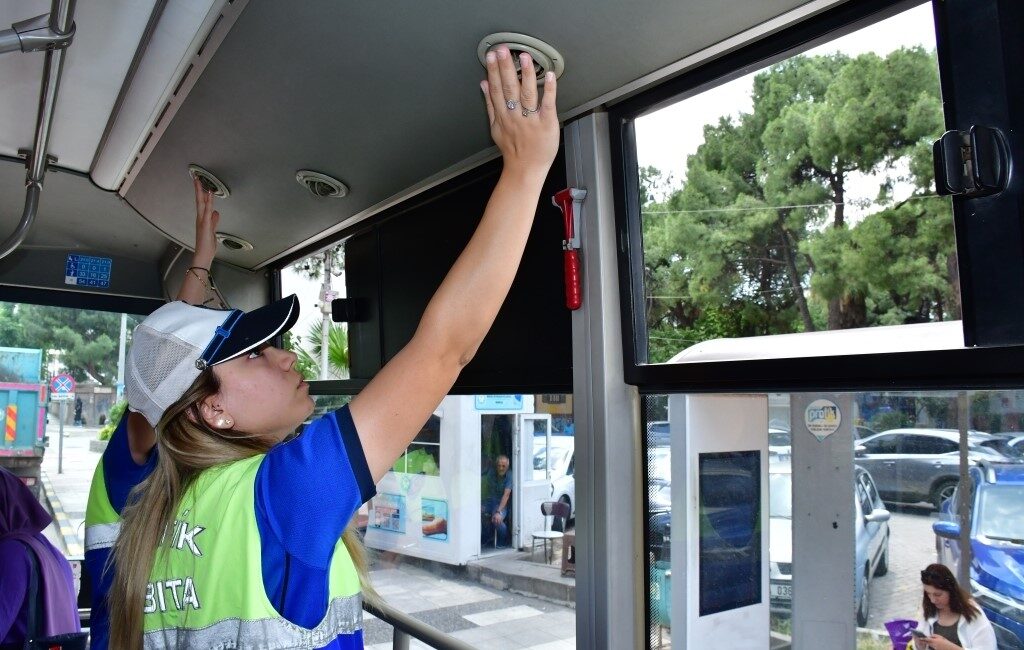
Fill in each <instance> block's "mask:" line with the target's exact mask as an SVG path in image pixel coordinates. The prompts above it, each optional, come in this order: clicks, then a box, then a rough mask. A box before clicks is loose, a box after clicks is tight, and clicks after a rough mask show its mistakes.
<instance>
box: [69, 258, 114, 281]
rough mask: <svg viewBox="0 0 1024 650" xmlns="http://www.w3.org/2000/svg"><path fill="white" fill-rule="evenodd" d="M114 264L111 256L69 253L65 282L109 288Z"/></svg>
mask: <svg viewBox="0 0 1024 650" xmlns="http://www.w3.org/2000/svg"><path fill="white" fill-rule="evenodd" d="M113 264H114V262H113V260H112V259H110V258H109V257H93V256H92V255H76V254H71V255H68V261H67V263H66V264H65V265H64V284H72V285H74V286H76V287H95V288H97V289H109V288H110V269H111V267H112V266H113Z"/></svg>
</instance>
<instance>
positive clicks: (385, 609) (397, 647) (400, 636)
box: [363, 601, 475, 650]
mask: <svg viewBox="0 0 1024 650" xmlns="http://www.w3.org/2000/svg"><path fill="white" fill-rule="evenodd" d="M363 609H364V610H366V611H367V612H369V613H371V614H373V615H374V616H376V617H377V618H379V619H380V620H382V621H384V622H385V623H387V624H389V625H391V627H393V628H394V629H395V635H394V641H393V644H394V645H393V647H394V650H409V637H413V638H415V639H418V640H419V641H422V642H423V643H426V644H427V645H429V646H430V647H432V648H436V650H475V648H474V647H473V646H471V645H469V644H468V643H466V642H465V641H460V640H458V639H456V638H453V637H451V636H449V635H447V634H445V633H444V632H442V631H441V630H438V629H437V628H436V627H432V626H430V625H427V624H426V623H424V622H422V621H418V620H416V619H415V618H413V617H411V616H409V615H408V614H405V613H404V612H400V611H398V610H397V609H395V608H394V607H391V606H390V605H388V604H387V603H383V602H377V603H373V604H371V603H368V602H366V601H363Z"/></svg>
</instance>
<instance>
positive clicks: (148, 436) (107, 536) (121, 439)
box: [83, 179, 227, 650]
mask: <svg viewBox="0 0 1024 650" xmlns="http://www.w3.org/2000/svg"><path fill="white" fill-rule="evenodd" d="M192 185H193V189H194V190H195V193H196V245H195V252H194V254H193V256H192V262H191V266H189V267H188V269H186V270H185V277H184V278H182V281H181V287H180V288H179V289H178V296H177V299H178V300H182V301H184V302H187V303H190V304H193V305H209V304H211V303H212V304H214V305H216V306H218V307H220V308H224V307H226V306H227V305H224V304H219V303H221V302H222V298H221V296H220V295H219V294H218V293H217V291H216V289H215V287H216V286H217V285H216V284H215V283H214V280H213V274H212V272H211V269H212V264H213V258H214V257H215V256H216V254H217V223H218V222H219V221H220V213H219V212H217V211H216V210H214V209H213V195H212V194H210V193H209V192H207V191H206V190H204V189H203V186H202V184H200V183H199V180H198V179H195V180H193V182H192ZM155 446H156V432H154V431H153V427H151V426H150V425H149V423H148V422H147V421H146V418H145V417H143V416H142V414H141V413H133V412H130V411H126V412H125V413H124V415H122V416H121V419H120V420H119V421H118V423H117V426H116V427H115V428H114V431H113V432H112V433H111V434H110V440H109V442H108V443H107V447H106V449H104V451H103V456H102V458H100V462H99V463H98V464H97V465H96V471H95V472H94V473H93V476H92V484H91V485H90V487H89V502H88V505H87V506H86V509H85V573H86V574H88V579H89V584H90V585H91V589H92V591H91V597H92V614H91V616H90V617H89V633H90V636H91V638H90V640H89V647H90V648H91V650H107V647H108V644H107V642H108V640H109V639H108V635H109V628H110V621H109V620H108V618H107V592H108V591H109V590H110V583H111V581H112V580H113V578H114V570H113V565H112V563H111V562H110V561H109V558H110V549H111V547H113V545H114V541H115V540H116V539H117V534H118V531H120V529H121V511H122V510H124V506H125V503H127V501H128V495H129V494H130V493H131V491H132V490H133V489H135V486H136V485H138V484H139V483H141V482H142V481H143V480H144V479H145V478H146V477H147V476H149V474H150V473H151V472H152V471H153V468H154V467H156V454H155V453H153V449H154V447H155ZM84 577H85V576H83V578H84Z"/></svg>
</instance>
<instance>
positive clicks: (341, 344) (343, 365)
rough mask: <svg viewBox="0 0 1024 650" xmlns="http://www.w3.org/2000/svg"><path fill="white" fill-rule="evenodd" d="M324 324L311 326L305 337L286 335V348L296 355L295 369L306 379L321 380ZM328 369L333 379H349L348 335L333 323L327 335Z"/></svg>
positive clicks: (319, 323) (292, 334)
mask: <svg viewBox="0 0 1024 650" xmlns="http://www.w3.org/2000/svg"><path fill="white" fill-rule="evenodd" d="M322 323H323V321H322V320H321V321H316V322H314V323H312V324H310V326H309V330H308V331H307V332H306V335H305V336H296V335H295V334H294V333H292V332H287V333H286V334H285V338H284V347H285V349H286V350H290V351H292V352H294V353H295V354H296V357H297V359H296V361H295V368H296V369H297V370H298V371H299V372H300V373H301V374H302V376H303V377H304V378H305V379H320V351H321V349H322V346H321V340H322V338H323V335H322V332H321V327H322V326H323V325H322ZM327 368H328V374H329V375H331V377H332V378H333V379H345V378H347V377H348V334H347V333H346V332H345V328H344V327H342V326H341V325H339V324H336V323H331V325H330V329H329V331H328V335H327Z"/></svg>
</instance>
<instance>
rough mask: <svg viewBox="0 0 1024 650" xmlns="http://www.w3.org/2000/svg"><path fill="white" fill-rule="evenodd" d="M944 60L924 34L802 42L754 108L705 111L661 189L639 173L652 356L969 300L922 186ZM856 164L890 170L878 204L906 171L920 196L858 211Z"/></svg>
mask: <svg viewBox="0 0 1024 650" xmlns="http://www.w3.org/2000/svg"><path fill="white" fill-rule="evenodd" d="M937 75H938V72H937V66H936V64H935V59H934V54H932V53H930V52H927V51H925V50H924V49H922V48H912V49H903V50H898V51H896V52H893V53H891V54H890V55H888V56H887V57H885V58H882V57H879V56H877V55H875V54H864V55H861V56H858V57H856V58H850V57H847V56H845V55H842V54H833V55H828V56H814V57H804V56H798V57H794V58H792V59H789V60H787V61H784V62H782V63H779V64H776V65H775V66H772V67H771V68H769V69H768V70H766V71H765V72H762V73H761V74H759V75H757V76H756V77H755V80H754V88H753V95H752V99H753V110H752V112H751V113H742V114H740V115H739V117H738V118H737V119H733V118H731V117H724V118H721V119H720V120H719V121H718V123H717V124H713V125H707V126H705V127H704V143H703V144H702V145H701V146H700V147H698V149H697V151H696V152H695V153H694V154H692V155H691V156H689V157H688V159H687V173H686V182H685V184H684V185H683V187H681V188H680V189H678V190H676V191H675V192H672V193H671V194H670V195H669V196H668V198H667V199H665V200H664V201H663V202H660V203H657V202H653V201H651V200H650V197H652V196H653V195H655V194H656V190H657V189H659V188H656V187H655V186H653V185H652V186H651V187H645V186H644V185H642V186H641V197H640V198H641V200H642V203H641V205H642V206H643V233H644V253H645V259H644V261H645V275H646V277H645V280H646V283H647V284H646V286H647V287H648V295H647V305H646V306H647V323H648V329H649V332H650V334H651V336H652V340H651V345H650V346H649V356H650V358H651V360H652V361H662V360H665V359H666V358H668V356H671V354H674V353H675V352H677V351H678V350H680V349H682V348H683V347H686V346H687V345H692V344H693V343H695V342H697V341H700V340H705V339H706V338H714V337H718V336H756V335H763V334H775V333H785V332H794V331H813V330H816V329H822V328H829V329H838V328H847V327H859V326H863V325H868V324H875V323H886V324H888V323H894V322H918V321H920V320H934V319H941V318H946V317H949V316H950V315H953V314H958V313H959V305H958V304H957V295H958V292H956V291H950V290H949V287H950V285H951V284H952V285H955V277H954V276H955V273H952V271H954V270H955V268H956V264H955V253H954V251H953V248H952V237H951V232H952V230H951V229H952V222H951V219H950V217H949V211H948V208H947V209H945V210H943V206H942V204H941V203H940V202H937V201H934V200H931V201H929V200H925V197H926V195H927V188H929V187H930V185H931V182H932V178H931V174H932V172H931V166H930V161H929V154H930V148H929V147H930V142H931V140H932V139H934V138H935V137H937V135H938V134H939V133H940V132H941V129H942V112H941V104H940V100H939V97H938V77H937ZM655 172H657V170H653V171H652V170H650V169H646V170H644V171H643V172H642V173H641V180H642V182H644V183H648V184H651V183H652V179H653V181H658V180H659V179H660V174H657V173H655ZM854 174H868V175H873V176H877V177H879V178H880V179H881V182H880V184H881V185H882V188H881V191H880V193H879V201H878V203H879V204H880V205H885V204H886V203H889V202H891V201H890V196H889V193H890V192H891V189H892V188H893V187H894V185H895V184H896V183H897V182H901V181H911V182H912V183H913V184H914V186H915V187H916V190H915V196H913V197H912V200H910V201H906V202H904V203H903V204H901V205H899V206H894V207H892V208H884V209H882V210H881V211H879V212H877V213H875V214H871V215H869V216H868V217H867V218H865V219H864V220H863V221H862V222H860V223H857V224H851V223H850V222H849V219H848V211H847V210H846V207H847V205H849V200H848V198H847V192H848V183H849V181H850V178H851V176H852V175H854ZM645 201H646V204H645V203H644V202H645ZM881 260H885V262H884V263H882V262H881ZM890 260H898V262H897V263H896V264H890V262H889V261H890ZM654 337H661V338H664V339H666V340H668V341H669V342H670V343H671V344H675V343H678V342H683V341H681V339H686V341H685V342H684V344H683V345H680V346H679V347H676V348H675V350H674V351H672V350H664V349H662V348H661V347H660V345H659V344H656V343H655V341H656V339H655V338H654ZM666 354H667V355H668V356H666Z"/></svg>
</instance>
